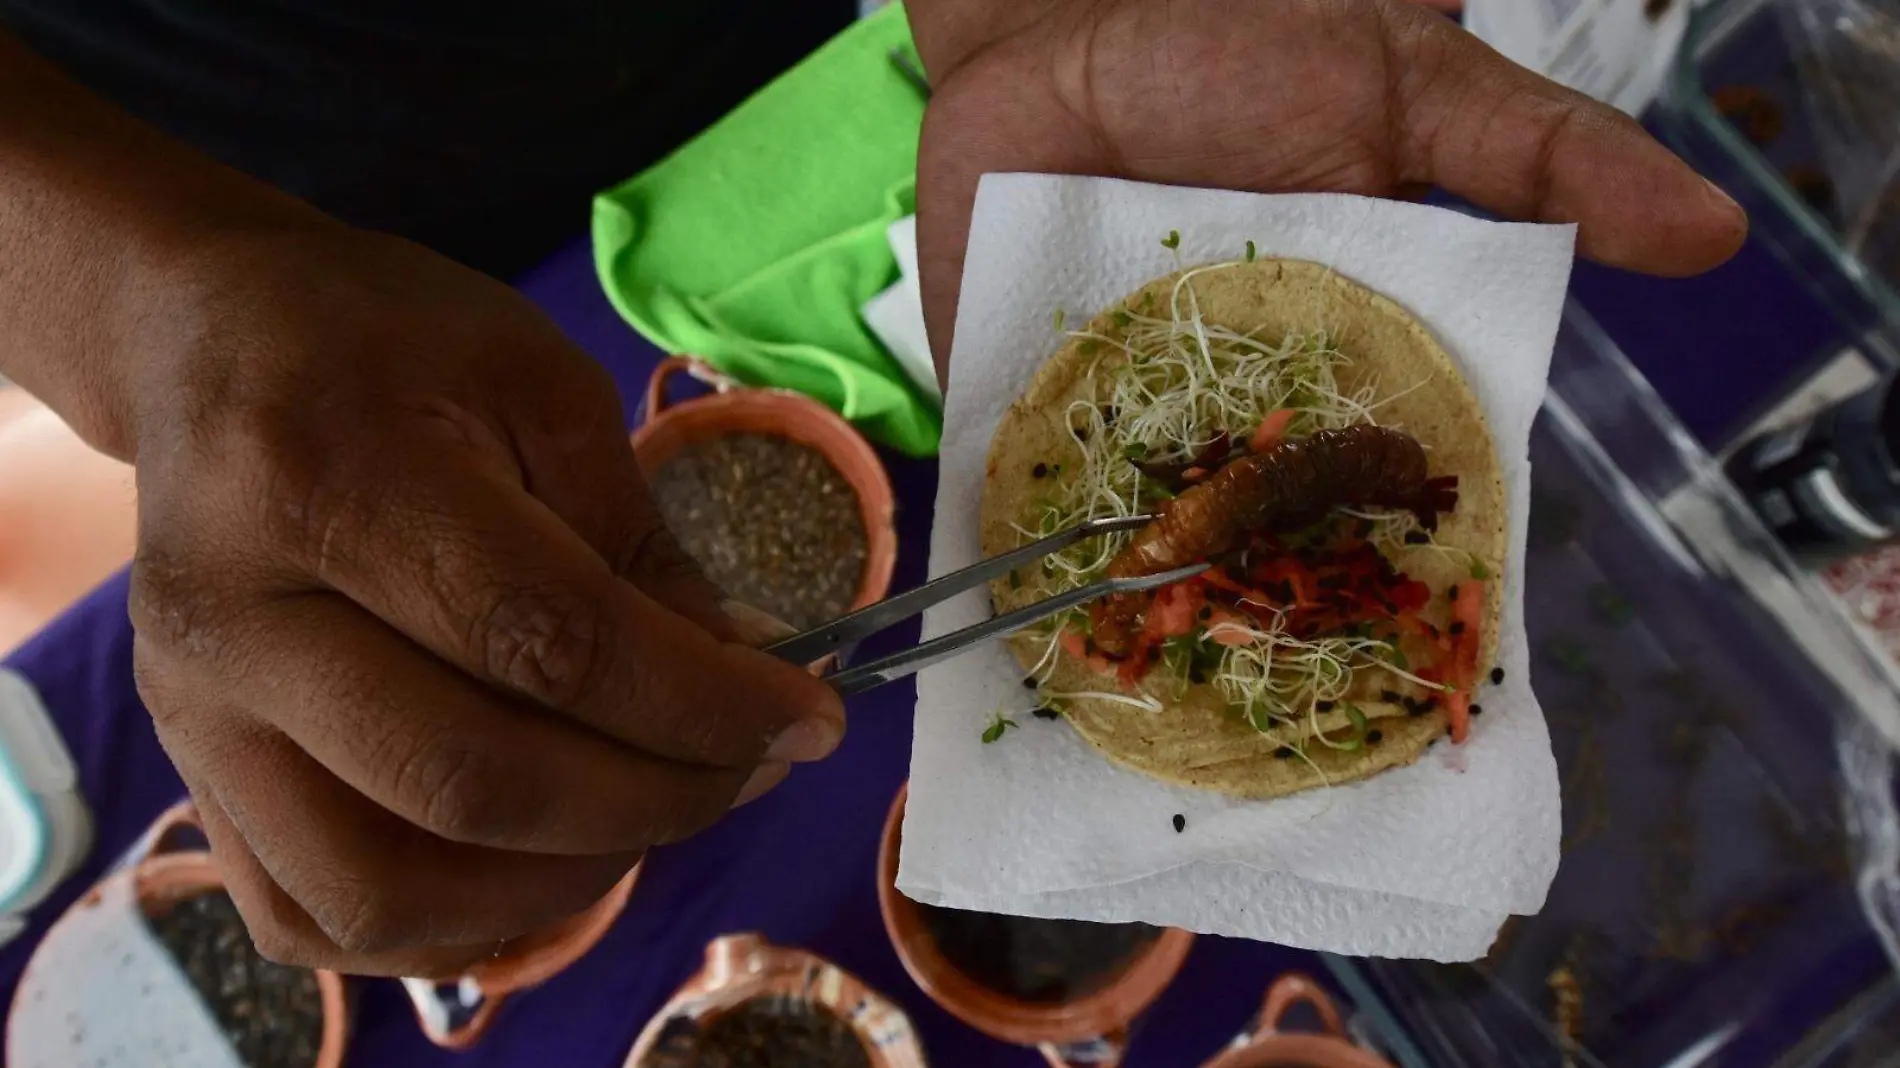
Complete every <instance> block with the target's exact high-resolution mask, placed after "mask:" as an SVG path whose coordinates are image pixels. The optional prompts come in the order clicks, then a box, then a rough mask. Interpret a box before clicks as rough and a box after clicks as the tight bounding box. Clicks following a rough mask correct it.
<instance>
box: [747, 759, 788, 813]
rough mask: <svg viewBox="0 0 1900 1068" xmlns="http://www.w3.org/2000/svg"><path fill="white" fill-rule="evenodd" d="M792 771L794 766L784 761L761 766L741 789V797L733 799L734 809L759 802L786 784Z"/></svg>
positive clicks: (768, 762) (770, 762) (769, 762)
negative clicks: (786, 779) (775, 788)
mask: <svg viewBox="0 0 1900 1068" xmlns="http://www.w3.org/2000/svg"><path fill="white" fill-rule="evenodd" d="M791 771H792V766H791V765H790V764H786V763H784V762H782V761H777V760H768V761H766V762H765V763H763V764H760V765H759V766H758V767H757V768H755V769H753V772H752V777H751V778H749V779H747V780H746V781H745V785H744V786H741V787H739V796H738V797H735V798H733V799H732V807H733V808H738V807H739V806H740V805H743V804H746V803H748V802H751V801H756V800H758V799H759V797H761V796H762V795H764V794H765V793H766V792H767V791H768V790H770V789H772V787H774V786H777V785H778V784H779V783H782V782H784V781H785V776H787V775H789V774H791Z"/></svg>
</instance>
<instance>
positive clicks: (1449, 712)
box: [1445, 690, 1471, 745]
mask: <svg viewBox="0 0 1900 1068" xmlns="http://www.w3.org/2000/svg"><path fill="white" fill-rule="evenodd" d="M1445 717H1446V718H1447V719H1449V720H1451V742H1452V744H1453V745H1461V744H1463V743H1464V740H1465V737H1466V736H1467V735H1469V734H1470V733H1471V695H1470V694H1469V693H1467V692H1465V691H1464V690H1454V691H1452V692H1451V693H1448V694H1446V695H1445Z"/></svg>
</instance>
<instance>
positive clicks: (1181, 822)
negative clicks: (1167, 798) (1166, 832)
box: [1174, 812, 1187, 834]
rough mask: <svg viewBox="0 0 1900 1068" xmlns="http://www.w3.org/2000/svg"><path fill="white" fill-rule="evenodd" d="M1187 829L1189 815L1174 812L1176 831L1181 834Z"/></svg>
mask: <svg viewBox="0 0 1900 1068" xmlns="http://www.w3.org/2000/svg"><path fill="white" fill-rule="evenodd" d="M1185 830H1187V817H1186V816H1183V815H1181V814H1180V813H1179V812H1176V813H1175V814H1174V833H1175V834H1180V833H1181V832H1182V831H1185Z"/></svg>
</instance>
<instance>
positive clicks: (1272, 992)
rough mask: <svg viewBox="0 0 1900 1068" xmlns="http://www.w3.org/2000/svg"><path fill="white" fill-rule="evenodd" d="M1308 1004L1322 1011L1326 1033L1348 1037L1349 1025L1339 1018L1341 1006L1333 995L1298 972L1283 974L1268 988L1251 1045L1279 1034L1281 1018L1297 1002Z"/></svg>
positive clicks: (1320, 1013)
mask: <svg viewBox="0 0 1900 1068" xmlns="http://www.w3.org/2000/svg"><path fill="white" fill-rule="evenodd" d="M1300 1004H1306V1005H1311V1006H1312V1007H1313V1011H1314V1012H1317V1013H1319V1019H1320V1024H1321V1025H1322V1026H1323V1027H1325V1028H1326V1032H1327V1033H1328V1034H1330V1035H1332V1036H1333V1037H1335V1038H1345V1037H1346V1025H1345V1023H1344V1022H1342V1021H1341V1020H1340V1018H1339V1009H1338V1007H1337V1006H1335V1005H1334V1004H1333V999H1332V995H1330V994H1328V993H1326V988H1325V987H1323V986H1320V985H1319V984H1318V983H1317V982H1315V981H1313V979H1312V978H1310V977H1308V976H1306V975H1302V974H1300V973H1299V972H1292V973H1289V974H1287V975H1283V976H1281V977H1280V978H1279V979H1278V980H1276V981H1275V982H1274V984H1273V985H1272V986H1270V987H1268V988H1267V995H1266V997H1265V999H1263V1000H1262V1001H1261V1003H1260V1022H1259V1025H1258V1026H1257V1027H1255V1029H1254V1033H1253V1038H1252V1039H1251V1040H1249V1041H1248V1043H1247V1044H1248V1045H1249V1046H1251V1045H1254V1044H1255V1043H1257V1042H1259V1041H1260V1040H1261V1039H1264V1038H1267V1037H1268V1036H1270V1035H1277V1034H1279V1033H1280V1019H1281V1018H1282V1017H1284V1016H1285V1015H1286V1014H1287V1013H1288V1012H1291V1011H1292V1010H1293V1007H1294V1006H1295V1005H1300Z"/></svg>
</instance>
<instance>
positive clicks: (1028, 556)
mask: <svg viewBox="0 0 1900 1068" xmlns="http://www.w3.org/2000/svg"><path fill="white" fill-rule="evenodd" d="M1153 518H1154V517H1153V516H1151V515H1132V516H1123V517H1120V518H1115V519H1092V520H1090V521H1088V522H1086V523H1079V524H1077V525H1075V526H1073V527H1070V528H1069V529H1067V530H1063V531H1058V532H1057V533H1054V534H1051V535H1049V536H1048V537H1046V538H1043V539H1041V540H1040V541H1033V542H1030V543H1029V544H1028V545H1025V546H1023V547H1022V548H1020V549H1012V550H1011V551H1009V552H1006V553H1003V554H1001V555H999V556H992V557H990V558H989V559H987V560H981V561H978V562H977V563H975V564H972V565H970V566H969V567H966V568H964V569H962V570H960V571H952V572H951V573H950V574H948V575H945V576H943V577H942V578H938V579H933V580H932V581H930V582H926V583H924V584H923V585H922V586H919V587H917V588H916V589H914V590H911V591H909V592H907V593H900V594H898V595H897V596H895V597H888V598H885V599H884V600H882V601H879V602H878V603H876V604H874V605H870V606H868V607H865V608H860V609H858V610H857V611H855V612H852V613H851V614H850V615H846V616H840V617H839V618H837V619H834V620H832V621H831V622H830V623H827V624H825V625H824V626H822V627H817V628H815V629H812V630H808V631H806V632H805V633H803V634H797V635H794V636H792V637H790V638H787V639H785V640H784V641H782V642H779V643H777V644H776V645H770V646H767V647H766V649H765V651H766V652H768V653H771V654H772V655H773V656H776V657H779V658H780V659H782V660H789V661H791V662H792V663H794V664H810V663H814V662H816V661H817V660H819V659H821V658H823V657H825V656H828V655H830V654H832V653H835V652H837V651H839V650H840V649H842V648H844V647H845V646H846V645H849V644H851V643H853V642H857V641H861V640H863V639H865V638H868V637H870V636H871V635H873V634H876V633H878V632H879V631H881V630H884V629H885V628H887V627H891V626H895V625H896V624H898V623H900V622H902V621H904V620H906V619H909V618H910V617H912V616H914V615H916V614H918V613H919V612H922V611H923V610H924V609H926V608H929V607H930V606H932V605H934V604H937V603H938V602H940V601H946V600H949V599H950V598H951V597H954V596H956V595H957V594H959V593H962V592H963V591H965V590H968V589H971V588H972V587H976V586H981V585H982V584H984V583H986V582H988V581H990V580H991V579H994V578H999V577H1001V576H1003V575H1006V574H1008V573H1010V572H1011V571H1014V570H1016V569H1017V568H1019V567H1021V566H1023V565H1024V564H1030V563H1034V562H1035V561H1037V560H1040V559H1042V558H1043V557H1045V556H1048V555H1049V554H1050V553H1054V552H1060V551H1061V550H1063V549H1066V548H1068V547H1069V546H1071V545H1074V544H1075V543H1076V542H1078V541H1081V540H1083V539H1085V538H1093V537H1097V536H1099V535H1102V534H1113V533H1116V532H1118V531H1123V530H1134V529H1135V528H1137V527H1141V526H1145V525H1146V524H1147V523H1148V522H1149V521H1150V520H1152V519H1153ZM1205 570H1207V565H1206V564H1194V565H1191V566H1189V567H1180V568H1175V569H1174V570H1172V571H1163V572H1160V573H1159V574H1154V575H1141V576H1139V577H1136V578H1115V579H1103V580H1102V581H1100V582H1094V583H1090V584H1089V585H1087V586H1079V587H1077V588H1075V589H1073V590H1066V591H1064V592H1062V593H1058V594H1056V595H1055V596H1053V597H1050V598H1048V599H1046V600H1042V601H1037V602H1036V603H1035V604H1031V605H1024V606H1023V607H1021V608H1018V609H1016V610H1015V611H1013V612H1005V613H1003V614H1002V615H1000V616H995V617H992V618H990V619H986V620H984V621H983V622H981V623H978V624H976V625H974V626H969V627H965V628H963V629H962V630H957V631H951V632H950V633H949V634H945V635H942V636H941V637H937V638H932V639H930V640H929V641H927V642H923V643H921V644H918V645H914V646H912V647H911V648H909V649H906V650H904V651H903V652H900V653H893V654H891V655H890V656H887V657H884V658H883V659H880V660H873V661H871V662H870V663H868V664H861V665H859V666H857V667H850V668H844V669H842V670H837V671H833V672H832V673H831V674H829V675H826V676H825V681H826V682H829V683H831V685H832V687H833V688H834V689H836V690H837V691H838V692H839V693H840V694H843V695H844V696H846V697H849V696H851V695H852V694H859V693H863V692H864V691H866V690H870V689H875V688H876V687H879V686H882V685H884V684H885V683H887V682H894V681H896V680H898V679H901V678H904V677H905V676H907V675H914V674H916V673H917V672H918V671H921V670H922V669H923V668H925V667H927V666H929V665H931V664H934V663H936V662H938V661H939V660H948V659H949V658H951V657H953V656H956V655H957V654H958V653H961V652H963V651H964V650H966V649H968V648H970V647H971V646H973V645H975V644H977V643H978V642H982V641H988V640H989V639H991V638H1000V637H1003V636H1004V635H1007V634H1012V633H1014V632H1016V631H1018V630H1021V629H1022V628H1024V627H1027V626H1029V625H1030V624H1031V623H1036V622H1039V621H1041V620H1044V619H1047V618H1049V617H1050V616H1052V615H1055V614H1056V613H1057V612H1061V611H1063V610H1065V609H1069V608H1074V607H1075V606H1076V605H1080V604H1087V603H1088V602H1090V601H1093V600H1095V599H1096V598H1097V597H1101V596H1104V595H1106V594H1110V593H1132V592H1135V591H1138V590H1151V589H1154V588H1155V587H1157V586H1166V585H1167V584H1168V583H1170V582H1179V581H1181V580H1182V579H1185V578H1192V577H1193V576H1195V575H1198V574H1200V573H1201V572H1203V571H1205Z"/></svg>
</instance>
